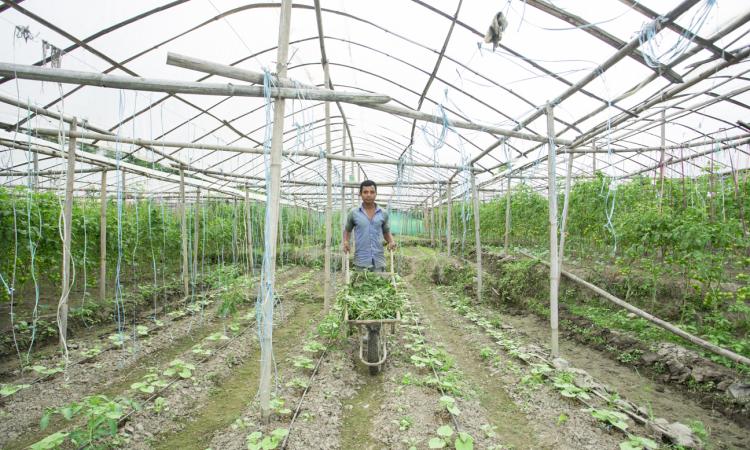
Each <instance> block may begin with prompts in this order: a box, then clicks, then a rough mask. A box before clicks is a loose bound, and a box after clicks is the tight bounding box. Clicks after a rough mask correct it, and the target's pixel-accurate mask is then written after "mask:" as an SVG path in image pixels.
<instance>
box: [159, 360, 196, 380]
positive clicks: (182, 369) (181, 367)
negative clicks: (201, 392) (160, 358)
mask: <svg viewBox="0 0 750 450" xmlns="http://www.w3.org/2000/svg"><path fill="white" fill-rule="evenodd" d="M193 370H195V366H194V365H192V364H189V363H186V362H185V361H183V360H181V359H175V360H174V361H172V362H170V363H169V367H168V368H167V369H165V370H164V375H166V376H168V377H173V376H175V375H179V376H180V378H192V377H193Z"/></svg>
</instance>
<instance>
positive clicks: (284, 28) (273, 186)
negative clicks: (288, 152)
mask: <svg viewBox="0 0 750 450" xmlns="http://www.w3.org/2000/svg"><path fill="white" fill-rule="evenodd" d="M280 10H281V11H280V20H279V44H278V47H277V55H276V73H277V74H278V76H279V77H280V78H286V73H287V61H288V59H289V57H288V56H289V28H290V23H291V15H292V1H291V0H282V3H281V8H280ZM285 107H286V105H285V102H284V100H283V99H278V100H276V101H275V102H274V108H273V134H272V136H271V168H270V177H271V179H270V180H269V182H268V183H269V185H268V187H269V199H270V204H268V205H267V208H268V211H267V213H266V217H267V221H266V224H265V231H264V234H265V240H266V242H267V243H268V244H267V245H268V248H267V249H266V251H267V252H268V254H267V255H265V256H264V259H265V262H267V264H268V267H264V274H263V277H264V278H266V279H264V280H263V282H264V283H266V285H268V286H270V287H271V288H270V289H266V288H265V287H261V289H262V292H263V293H262V298H261V305H260V309H261V320H262V322H261V324H260V343H261V346H260V348H261V357H260V366H261V367H260V411H261V418H262V420H263V422H264V423H266V424H267V423H269V422H270V418H271V405H270V402H271V380H272V376H273V374H272V370H271V369H272V364H273V303H274V298H273V295H271V294H272V293H273V290H274V288H275V282H276V238H277V234H278V224H279V201H280V197H281V195H280V194H281V192H280V191H281V151H282V145H283V142H282V139H283V137H284V109H285ZM264 265H265V264H264Z"/></svg>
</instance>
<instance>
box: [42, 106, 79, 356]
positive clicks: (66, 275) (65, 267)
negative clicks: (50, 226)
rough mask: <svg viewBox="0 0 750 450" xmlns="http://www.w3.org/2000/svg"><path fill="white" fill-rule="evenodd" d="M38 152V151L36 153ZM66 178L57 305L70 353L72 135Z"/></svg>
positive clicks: (62, 336)
mask: <svg viewBox="0 0 750 450" xmlns="http://www.w3.org/2000/svg"><path fill="white" fill-rule="evenodd" d="M76 128H78V122H77V121H76V119H75V118H73V120H72V121H71V123H70V131H71V132H75V131H76ZM35 154H36V153H35ZM65 176H66V180H65V206H64V208H63V227H64V228H63V261H62V262H63V264H62V294H61V295H60V302H59V303H58V305H57V327H58V330H59V331H60V346H61V347H62V348H63V349H64V351H65V355H66V356H67V354H68V345H67V340H68V297H69V296H70V289H71V287H72V286H71V282H70V278H71V277H70V269H71V263H72V262H73V255H71V251H70V249H71V239H72V229H73V223H72V220H73V184H74V182H75V176H76V138H74V137H71V138H70V139H69V141H68V167H67V172H66V175H65Z"/></svg>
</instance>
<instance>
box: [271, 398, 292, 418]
mask: <svg viewBox="0 0 750 450" xmlns="http://www.w3.org/2000/svg"><path fill="white" fill-rule="evenodd" d="M285 404H286V400H284V399H283V398H280V397H273V398H272V399H271V402H270V406H271V409H272V410H273V412H275V413H276V414H278V415H280V416H288V415H289V414H291V413H292V410H291V409H289V408H285V407H284V405H285Z"/></svg>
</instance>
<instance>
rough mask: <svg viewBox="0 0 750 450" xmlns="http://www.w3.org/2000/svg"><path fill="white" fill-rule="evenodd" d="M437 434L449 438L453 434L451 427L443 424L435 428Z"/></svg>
mask: <svg viewBox="0 0 750 450" xmlns="http://www.w3.org/2000/svg"><path fill="white" fill-rule="evenodd" d="M437 434H438V436H441V437H444V438H449V437H451V436H453V428H451V427H450V425H443V426H442V427H440V428H438V429H437Z"/></svg>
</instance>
